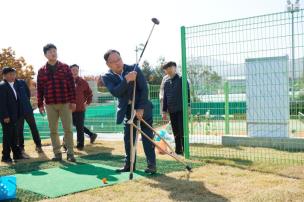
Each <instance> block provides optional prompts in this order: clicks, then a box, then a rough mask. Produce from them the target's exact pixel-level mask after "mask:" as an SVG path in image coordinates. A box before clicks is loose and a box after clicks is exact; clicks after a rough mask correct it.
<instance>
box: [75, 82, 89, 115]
mask: <svg viewBox="0 0 304 202" xmlns="http://www.w3.org/2000/svg"><path fill="white" fill-rule="evenodd" d="M75 89H76V112H83V111H85V108H84V103H86V104H87V105H89V104H91V102H92V97H93V94H92V90H91V88H90V86H89V84H88V82H87V81H86V80H84V79H83V78H81V77H77V78H76V80H75Z"/></svg>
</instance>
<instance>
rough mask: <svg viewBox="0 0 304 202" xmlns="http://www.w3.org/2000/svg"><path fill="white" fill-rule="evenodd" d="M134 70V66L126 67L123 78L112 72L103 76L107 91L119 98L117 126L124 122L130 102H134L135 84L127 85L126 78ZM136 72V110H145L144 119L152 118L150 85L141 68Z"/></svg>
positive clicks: (137, 68) (136, 69)
mask: <svg viewBox="0 0 304 202" xmlns="http://www.w3.org/2000/svg"><path fill="white" fill-rule="evenodd" d="M133 70H134V66H129V65H124V67H123V72H122V75H121V77H120V76H119V75H117V74H115V73H114V72H112V71H111V70H109V72H108V73H106V74H105V75H104V76H102V78H103V82H104V84H105V86H106V87H107V89H108V90H109V91H110V93H111V94H112V95H113V96H114V97H116V98H118V110H117V119H116V123H117V124H120V123H122V121H123V120H124V118H125V116H126V113H127V108H128V104H129V101H130V100H132V94H133V82H130V83H127V80H126V79H125V76H126V75H127V74H128V73H129V72H131V71H133ZM135 71H136V72H137V77H136V94H135V109H144V119H146V118H148V117H152V103H151V102H150V101H149V100H148V85H147V81H146V79H145V77H144V75H143V73H142V71H141V70H140V68H139V67H136V68H135Z"/></svg>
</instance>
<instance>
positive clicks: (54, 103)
mask: <svg viewBox="0 0 304 202" xmlns="http://www.w3.org/2000/svg"><path fill="white" fill-rule="evenodd" d="M43 52H44V56H45V57H46V58H47V60H48V61H47V63H46V64H45V65H44V66H43V67H41V68H40V70H39V71H38V76H37V100H38V107H39V111H40V113H41V114H45V109H44V107H45V108H46V112H47V117H48V121H49V128H50V132H51V141H52V145H53V152H54V158H53V159H52V160H53V161H61V160H62V153H61V150H60V148H61V144H60V139H59V134H58V120H59V117H60V119H61V122H62V126H63V130H64V140H65V144H66V147H67V160H68V161H71V162H75V161H76V160H75V158H74V151H73V132H72V112H73V111H75V109H76V100H75V83H74V79H73V76H72V73H71V70H70V67H69V66H68V65H66V64H64V63H62V62H60V61H58V60H57V48H56V46H55V45H54V44H47V45H45V46H44V47H43Z"/></svg>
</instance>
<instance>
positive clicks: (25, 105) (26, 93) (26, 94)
mask: <svg viewBox="0 0 304 202" xmlns="http://www.w3.org/2000/svg"><path fill="white" fill-rule="evenodd" d="M14 85H15V86H16V88H17V91H19V95H20V97H19V101H20V104H21V114H23V115H26V114H33V108H32V105H31V101H30V100H31V92H30V89H29V87H28V86H27V84H26V82H25V81H24V80H20V79H16V81H15V84H14Z"/></svg>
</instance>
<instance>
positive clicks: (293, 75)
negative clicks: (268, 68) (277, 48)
mask: <svg viewBox="0 0 304 202" xmlns="http://www.w3.org/2000/svg"><path fill="white" fill-rule="evenodd" d="M293 6H294V5H292V10H291V43H292V44H291V52H292V53H291V57H292V67H291V68H292V101H294V98H295V90H294V88H295V53H294V52H295V42H294V7H293Z"/></svg>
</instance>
